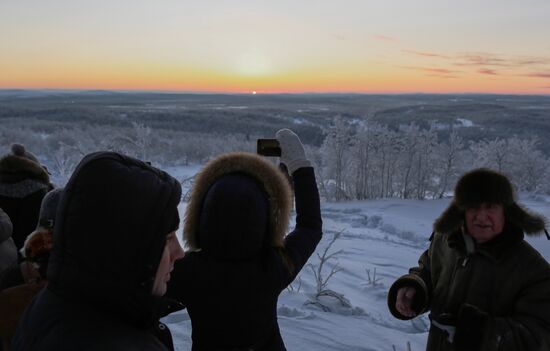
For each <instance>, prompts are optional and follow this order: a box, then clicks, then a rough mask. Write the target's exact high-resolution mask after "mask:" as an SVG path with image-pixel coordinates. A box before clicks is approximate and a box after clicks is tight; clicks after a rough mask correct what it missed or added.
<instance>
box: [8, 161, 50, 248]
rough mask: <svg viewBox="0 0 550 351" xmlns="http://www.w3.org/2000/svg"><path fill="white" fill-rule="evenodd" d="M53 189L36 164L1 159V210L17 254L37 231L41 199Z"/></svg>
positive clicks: (42, 169)
mask: <svg viewBox="0 0 550 351" xmlns="http://www.w3.org/2000/svg"><path fill="white" fill-rule="evenodd" d="M52 189H53V185H52V184H51V183H50V178H49V175H48V172H47V171H46V169H44V168H43V167H42V166H41V165H40V164H39V163H37V162H34V161H32V160H29V159H27V158H24V157H18V156H15V155H11V154H10V155H6V156H4V157H2V158H1V159H0V207H1V208H2V209H3V210H4V211H5V212H6V213H7V214H8V216H9V217H10V220H11V222H12V224H13V233H12V238H13V241H14V243H15V246H16V247H17V249H18V250H19V249H21V248H22V247H23V243H24V242H25V238H26V237H27V235H29V234H30V233H31V232H32V231H33V230H34V229H35V228H36V224H37V222H38V215H39V213H40V204H41V203H42V198H43V197H44V196H45V195H46V193H47V192H48V191H50V190H52Z"/></svg>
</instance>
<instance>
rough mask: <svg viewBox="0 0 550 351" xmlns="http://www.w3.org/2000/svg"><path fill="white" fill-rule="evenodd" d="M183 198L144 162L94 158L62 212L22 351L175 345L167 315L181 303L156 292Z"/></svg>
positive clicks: (74, 179) (16, 343) (17, 341)
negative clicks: (164, 321) (168, 239)
mask: <svg viewBox="0 0 550 351" xmlns="http://www.w3.org/2000/svg"><path fill="white" fill-rule="evenodd" d="M180 196H181V188H180V185H179V183H178V182H177V181H176V180H175V179H174V178H172V177H170V176H169V175H168V174H166V173H164V172H162V171H160V170H158V169H156V168H153V167H151V166H149V165H147V164H146V163H144V162H141V161H138V160H135V159H133V158H130V157H125V156H122V155H119V154H116V153H110V152H100V153H94V154H90V155H88V156H86V157H85V158H84V159H83V160H82V161H81V162H80V164H79V165H78V166H77V168H76V170H75V172H74V173H73V175H72V176H71V179H70V180H69V182H68V183H67V186H66V188H65V192H64V194H63V196H62V198H61V202H60V204H59V207H58V210H57V222H56V225H55V228H54V243H53V250H52V252H51V255H50V260H49V266H48V276H47V278H48V285H47V286H46V288H45V289H43V290H42V291H41V292H40V293H39V294H38V295H37V297H36V299H34V300H33V302H32V303H31V305H30V306H29V308H28V309H27V310H26V312H25V314H24V315H23V317H22V320H21V321H20V323H19V327H18V329H17V331H16V335H15V337H14V339H13V347H14V350H37V351H38V350H105V351H106V350H170V349H172V345H171V337H170V334H169V333H167V329H166V328H165V327H164V326H163V325H162V324H161V325H160V327H159V322H158V319H159V317H161V316H164V315H166V314H167V313H169V312H171V311H173V310H175V309H176V307H178V304H176V303H173V302H170V301H169V300H167V299H165V298H162V297H157V296H153V295H152V294H151V291H152V285H153V280H154V277H155V273H156V270H157V267H158V264H159V261H160V258H161V255H162V252H163V250H164V246H165V242H166V235H167V234H168V233H170V232H171V231H173V230H175V229H176V228H177V224H178V222H179V217H178V215H177V205H178V203H179V201H180ZM180 308H181V307H180ZM159 336H160V338H159Z"/></svg>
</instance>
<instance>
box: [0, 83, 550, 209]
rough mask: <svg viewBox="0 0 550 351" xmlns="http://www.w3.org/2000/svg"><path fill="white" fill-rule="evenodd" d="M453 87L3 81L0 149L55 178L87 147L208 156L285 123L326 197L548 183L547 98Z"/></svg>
mask: <svg viewBox="0 0 550 351" xmlns="http://www.w3.org/2000/svg"><path fill="white" fill-rule="evenodd" d="M21 94H22V95H21ZM452 97H453V96H449V97H445V96H444V97H443V98H441V97H438V96H435V97H430V96H428V97H426V96H418V97H415V96H404V97H399V96H398V97H391V96H390V97H387V96H373V97H369V96H367V98H363V100H361V98H357V97H354V96H351V97H348V96H345V95H344V96H329V97H323V96H313V97H311V96H307V95H305V96H300V95H298V96H290V97H289V96H282V97H280V96H275V97H271V98H263V99H264V100H258V99H260V98H258V99H256V98H255V97H254V99H250V97H246V96H245V97H243V96H216V95H213V96H200V95H199V96H193V95H192V96H191V97H189V96H186V95H181V96H178V95H177V94H176V95H161V96H160V97H158V96H155V95H153V96H149V95H146V96H141V95H136V94H129V95H122V96H119V95H116V94H109V93H97V92H96V93H82V94H76V95H71V94H57V95H54V96H49V95H40V94H39V95H38V96H35V95H28V93H27V95H25V94H23V93H20V92H19V93H13V92H12V93H11V94H10V93H9V91H8V92H4V93H3V94H0V120H1V121H2V124H1V127H0V148H1V149H3V150H7V149H8V147H9V144H10V143H12V142H15V141H17V142H20V143H23V144H25V145H26V146H27V147H28V149H29V150H30V151H32V152H35V153H37V154H38V155H39V156H40V158H41V159H42V160H43V162H44V163H45V164H46V165H47V166H48V169H49V170H50V172H51V173H52V175H53V178H54V179H55V180H56V181H57V182H59V183H60V184H63V183H64V182H65V181H66V180H67V179H68V177H69V175H70V174H71V172H72V170H73V168H74V166H75V165H76V164H77V162H78V161H79V160H80V159H81V158H82V156H84V155H85V154H87V153H89V152H93V151H97V150H115V151H120V152H123V153H126V154H129V155H132V156H135V157H137V158H140V159H144V160H148V161H150V162H152V163H153V164H155V165H157V166H160V167H170V166H179V165H190V164H204V163H205V162H206V161H207V160H208V159H210V158H211V157H213V156H215V155H218V154H220V153H223V152H228V151H235V150H244V151H251V152H254V151H255V139H256V138H261V137H272V136H273V135H274V132H275V131H276V130H277V129H279V128H282V127H287V128H291V129H294V130H295V131H296V132H297V133H299V134H300V136H301V137H302V140H303V141H304V143H305V144H306V145H307V147H308V152H309V154H310V157H311V158H312V160H313V161H314V163H315V165H316V170H317V175H318V177H319V179H320V189H321V192H322V195H323V197H324V198H325V199H327V200H335V201H341V200H363V199H377V198H403V199H436V198H442V197H444V196H445V194H446V193H448V192H449V190H451V189H452V187H453V186H454V183H455V181H456V179H457V177H458V176H459V175H460V174H462V173H464V172H465V171H467V170H469V169H472V168H476V167H489V168H493V169H496V170H499V171H502V172H504V173H506V174H507V175H508V176H509V177H511V178H512V179H513V181H514V183H515V184H516V186H517V187H518V190H521V191H527V192H534V193H550V167H548V166H549V165H550V163H549V162H550V161H549V157H550V144H549V140H548V138H546V137H545V135H548V134H545V133H544V132H545V131H547V132H550V130H548V129H549V128H550V123H548V122H547V118H548V116H549V114H550V99H549V98H547V97H539V98H538V99H537V98H536V97H531V98H522V99H520V98H515V99H514V98H510V97H508V100H506V97H501V96H494V97H491V96H489V97H486V96H481V97H475V96H474V97H469V98H464V97H463V98H462V99H463V100H464V101H461V100H460V99H459V98H452ZM354 98H355V100H353V99H354ZM350 101H352V102H350ZM497 103H498V105H495V104H497ZM495 106H496V107H495ZM461 111H462V113H459V112H461ZM533 111H534V112H533ZM400 116H401V117H400Z"/></svg>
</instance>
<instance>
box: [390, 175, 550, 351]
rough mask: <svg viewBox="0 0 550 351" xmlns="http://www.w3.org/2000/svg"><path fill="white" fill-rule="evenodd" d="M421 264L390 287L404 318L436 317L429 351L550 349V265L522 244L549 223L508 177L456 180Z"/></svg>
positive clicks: (393, 308) (395, 307)
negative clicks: (518, 196) (522, 200)
mask: <svg viewBox="0 0 550 351" xmlns="http://www.w3.org/2000/svg"><path fill="white" fill-rule="evenodd" d="M434 230H435V231H434V235H433V237H432V240H431V245H430V247H429V249H428V250H427V251H426V252H424V253H423V254H422V256H421V257H420V259H419V266H418V267H415V268H411V270H410V271H409V274H407V275H405V276H403V277H401V278H399V279H398V280H397V281H396V282H395V283H394V284H393V285H392V287H391V288H390V291H389V294H388V307H389V309H390V311H391V313H392V314H393V315H394V316H395V317H396V318H399V319H403V320H406V319H412V318H414V317H415V316H417V315H419V314H421V313H424V312H427V311H430V320H431V327H430V332H429V336H428V345H427V350H456V351H466V350H467V351H477V350H484V351H492V350H495V351H496V350H518V351H519V350H521V351H536V350H541V351H542V350H550V265H549V264H548V262H547V261H546V260H545V259H544V258H543V257H542V256H541V255H540V254H539V253H538V252H537V251H536V250H535V249H534V248H533V247H532V246H531V245H529V244H528V243H527V242H526V241H525V240H524V233H525V234H527V235H533V234H536V233H540V232H542V231H544V230H545V219H544V218H543V217H541V216H539V215H536V214H533V213H530V212H529V211H527V210H526V209H524V208H523V207H521V206H520V205H518V204H517V203H516V201H515V199H514V191H513V188H512V185H511V184H510V181H509V180H508V179H507V178H506V177H505V176H504V175H502V174H500V173H497V172H494V171H491V170H488V169H477V170H474V171H471V172H469V173H466V174H465V175H464V176H462V178H460V180H459V181H458V183H457V185H456V188H455V197H454V199H453V201H452V203H451V204H450V206H449V207H448V208H447V209H446V210H445V212H443V214H442V215H441V217H439V219H437V220H436V222H435V224H434Z"/></svg>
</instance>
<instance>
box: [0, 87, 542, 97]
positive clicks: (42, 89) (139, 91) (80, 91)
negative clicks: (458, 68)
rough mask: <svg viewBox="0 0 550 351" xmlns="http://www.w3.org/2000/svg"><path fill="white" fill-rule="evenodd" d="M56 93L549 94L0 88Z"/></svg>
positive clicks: (538, 94)
mask: <svg viewBox="0 0 550 351" xmlns="http://www.w3.org/2000/svg"><path fill="white" fill-rule="evenodd" d="M7 91H23V92H57V93H94V92H95V93H98V92H105V93H136V94H139V93H155V94H182V95H183V94H193V95H252V96H255V95H501V96H502V95H508V96H544V97H550V92H549V93H505V92H426V91H416V92H365V91H346V92H342V91H312V92H308V91H303V92H296V91H289V92H284V91H281V92H262V91H247V92H243V91H221V90H220V91H211V90H168V89H166V90H165V89H94V88H90V89H81V88H0V92H7Z"/></svg>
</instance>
